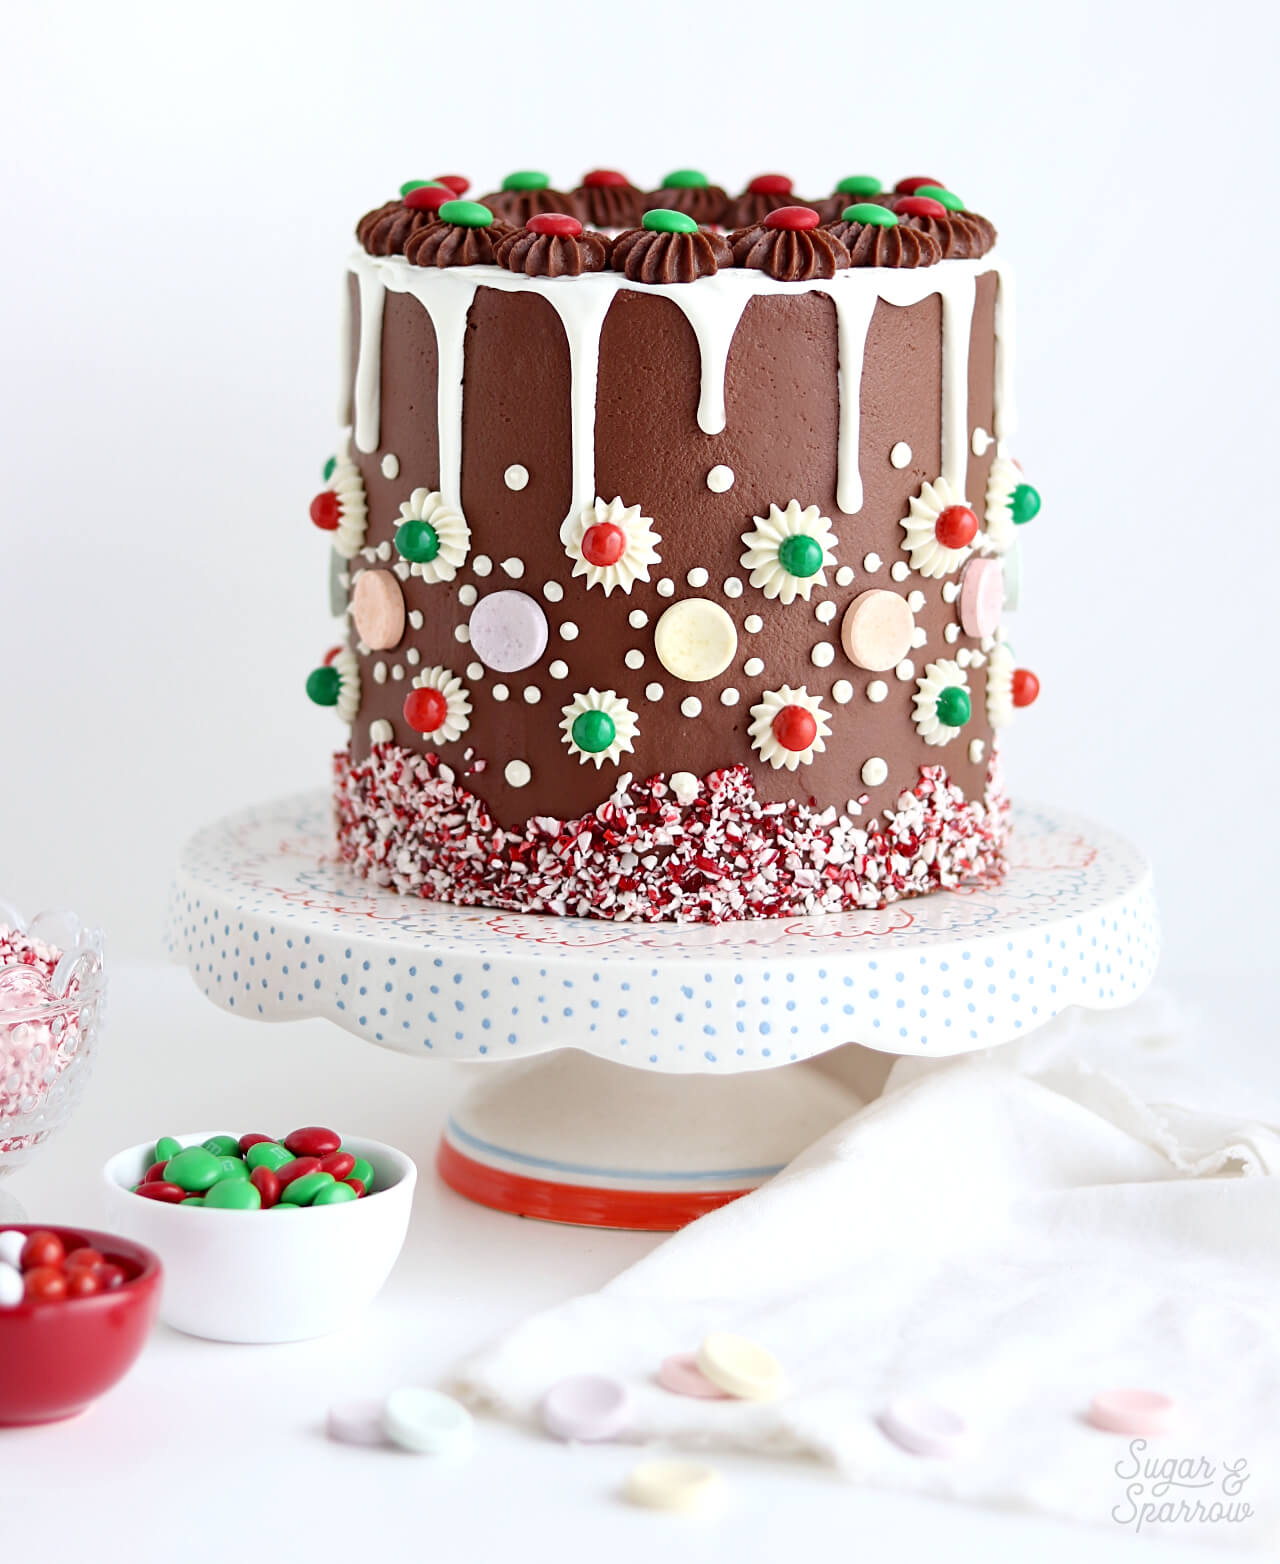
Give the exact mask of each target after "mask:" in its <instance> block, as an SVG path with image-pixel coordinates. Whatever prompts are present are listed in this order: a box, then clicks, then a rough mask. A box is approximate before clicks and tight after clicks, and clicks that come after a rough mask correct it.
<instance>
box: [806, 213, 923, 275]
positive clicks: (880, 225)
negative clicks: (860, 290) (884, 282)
mask: <svg viewBox="0 0 1280 1564" xmlns="http://www.w3.org/2000/svg"><path fill="white" fill-rule="evenodd" d="M827 232H828V233H830V234H833V235H834V236H835V237H836V238H837V239H839V240H840V242H841V244H843V245H844V247H845V249H846V250H848V252H849V265H850V266H891V267H907V266H933V265H935V264H936V263H937V262H938V261H940V260H941V259H942V246H941V245H940V244H939V243H938V241H937V240H936V239H935V238H934V237H933V235H932V234H928V233H925V232H923V231H922V230H921V229H919V228H912V227H910V226H909V225H908V224H906V223H902V222H899V221H898V218H897V216H896V215H895V213H893V212H891V211H890V210H889V209H888V207H884V206H877V205H876V204H875V203H874V202H872V201H858V202H855V203H854V204H853V205H852V206H847V207H845V209H844V211H843V213H842V214H841V216H840V218H839V220H838V221H837V222H834V223H829V224H828V225H827Z"/></svg>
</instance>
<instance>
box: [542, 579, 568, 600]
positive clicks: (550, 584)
mask: <svg viewBox="0 0 1280 1564" xmlns="http://www.w3.org/2000/svg"><path fill="white" fill-rule="evenodd" d="M542 595H543V597H545V598H546V600H547V602H548V603H558V602H559V601H560V599H561V598H562V597H563V596H564V588H563V587H562V586H561V585H560V583H559V582H558V581H544V582H543V583H542Z"/></svg>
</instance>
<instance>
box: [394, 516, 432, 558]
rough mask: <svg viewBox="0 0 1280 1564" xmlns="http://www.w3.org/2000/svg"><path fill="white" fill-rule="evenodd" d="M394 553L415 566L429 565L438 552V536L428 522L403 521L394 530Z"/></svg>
mask: <svg viewBox="0 0 1280 1564" xmlns="http://www.w3.org/2000/svg"><path fill="white" fill-rule="evenodd" d="M396 551H397V553H399V555H400V557H401V559H407V560H410V561H412V563H413V564H415V565H429V564H430V563H431V561H432V560H433V559H434V558H435V557H436V555H437V554H438V553H439V552H440V534H439V533H438V532H437V531H436V529H435V528H434V527H433V526H432V525H431V523H430V522H429V521H404V522H401V523H400V525H399V526H398V527H397V528H396Z"/></svg>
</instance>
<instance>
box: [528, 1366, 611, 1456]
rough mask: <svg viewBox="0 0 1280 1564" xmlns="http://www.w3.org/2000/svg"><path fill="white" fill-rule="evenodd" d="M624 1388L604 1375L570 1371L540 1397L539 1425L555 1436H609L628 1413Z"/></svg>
mask: <svg viewBox="0 0 1280 1564" xmlns="http://www.w3.org/2000/svg"><path fill="white" fill-rule="evenodd" d="M630 1410H631V1408H630V1398H629V1397H628V1395H627V1388H626V1386H625V1385H622V1384H620V1383H619V1382H618V1381H617V1380H616V1379H609V1378H608V1377H607V1376H606V1375H604V1374H574V1375H571V1376H570V1377H569V1378H568V1379H562V1380H560V1381H559V1382H558V1383H557V1384H554V1385H552V1387H551V1389H550V1390H548V1391H547V1393H546V1395H545V1396H543V1398H542V1406H541V1412H542V1426H543V1427H544V1428H545V1429H546V1430H547V1432H548V1433H549V1434H554V1435H555V1437H556V1438H557V1439H581V1440H600V1439H613V1438H616V1436H617V1435H618V1434H620V1433H621V1432H622V1430H623V1429H624V1428H625V1427H626V1425H627V1422H628V1420H629V1415H630Z"/></svg>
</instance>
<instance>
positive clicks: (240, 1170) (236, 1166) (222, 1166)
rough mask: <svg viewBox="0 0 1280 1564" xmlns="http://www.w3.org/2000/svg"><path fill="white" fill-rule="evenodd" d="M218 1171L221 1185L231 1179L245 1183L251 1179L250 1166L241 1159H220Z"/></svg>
mask: <svg viewBox="0 0 1280 1564" xmlns="http://www.w3.org/2000/svg"><path fill="white" fill-rule="evenodd" d="M218 1169H219V1171H218V1182H219V1183H220V1184H221V1183H224V1182H225V1181H226V1180H227V1179H229V1178H230V1179H239V1180H242V1181H243V1180H245V1179H247V1178H248V1177H249V1168H248V1165H247V1163H245V1162H243V1161H242V1160H241V1159H240V1158H239V1157H219V1158H218Z"/></svg>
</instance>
